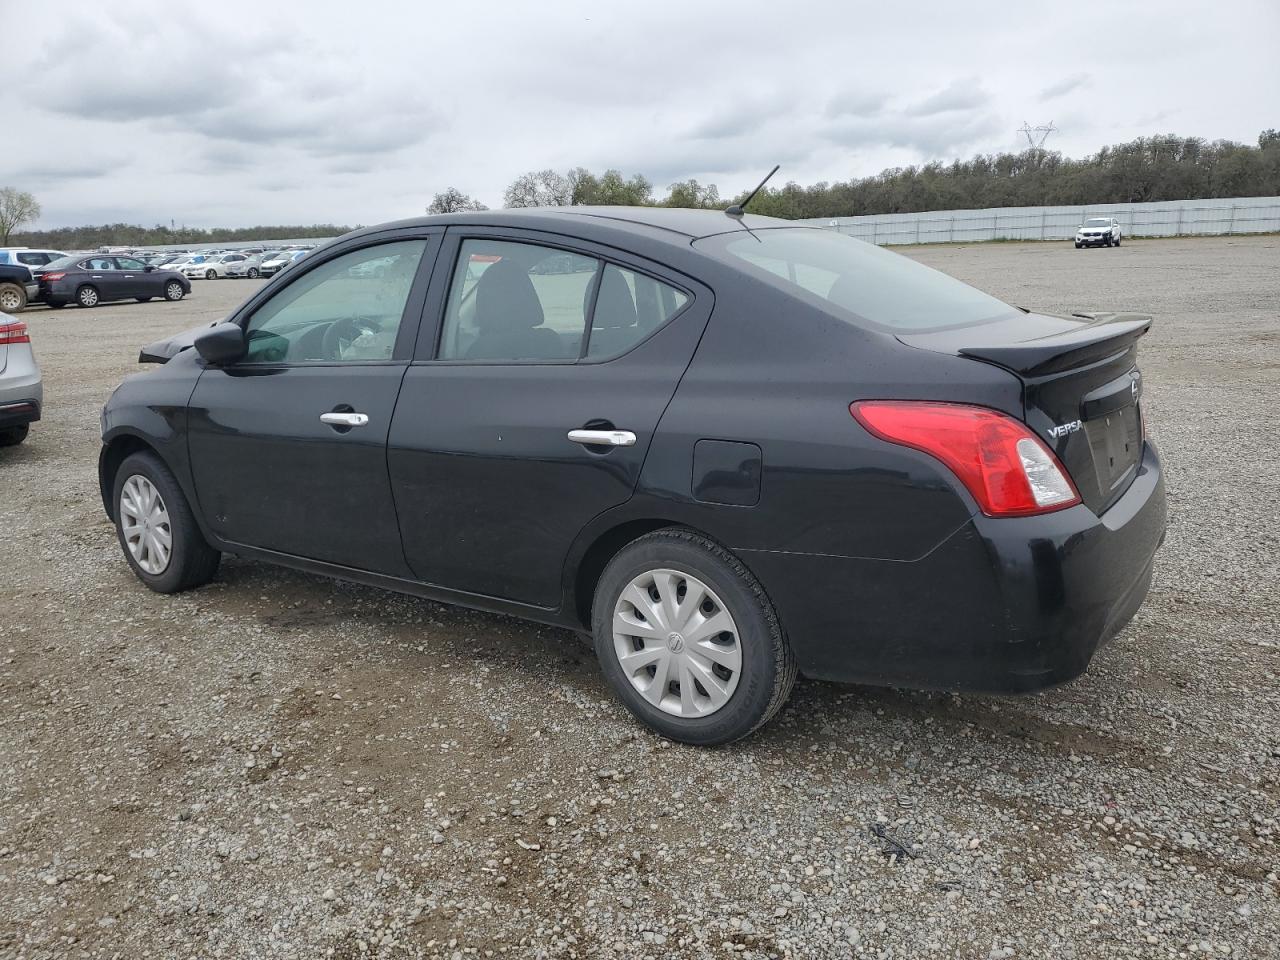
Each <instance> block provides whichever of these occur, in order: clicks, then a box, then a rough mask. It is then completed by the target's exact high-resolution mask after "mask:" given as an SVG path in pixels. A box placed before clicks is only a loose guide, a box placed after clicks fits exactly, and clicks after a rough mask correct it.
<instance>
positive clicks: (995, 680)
mask: <svg viewBox="0 0 1280 960" xmlns="http://www.w3.org/2000/svg"><path fill="white" fill-rule="evenodd" d="M1165 515H1166V506H1165V490H1164V479H1163V474H1162V472H1161V468H1160V461H1159V457H1158V455H1157V453H1156V451H1155V448H1154V447H1153V446H1151V445H1150V444H1149V443H1148V444H1145V445H1144V450H1143V459H1142V461H1141V462H1140V464H1139V466H1138V473H1137V475H1136V477H1135V479H1134V480H1133V482H1132V484H1131V485H1130V487H1129V489H1128V490H1127V491H1126V492H1125V493H1124V495H1123V496H1122V497H1121V498H1120V499H1119V500H1118V501H1117V502H1116V503H1115V504H1113V505H1112V506H1111V508H1110V509H1108V510H1107V511H1106V512H1105V513H1103V514H1102V516H1101V517H1099V516H1097V515H1095V514H1094V513H1093V512H1092V511H1091V510H1089V509H1088V508H1087V507H1085V506H1083V505H1080V506H1075V507H1071V508H1069V509H1067V510H1062V511H1058V512H1056V513H1051V514H1046V515H1044V516H1039V517H1023V518H1015V519H991V518H989V517H976V518H973V519H971V520H970V521H968V522H967V523H965V525H964V526H962V527H961V528H960V529H959V530H957V531H955V533H953V534H952V535H951V536H950V537H948V538H947V540H945V541H944V542H943V543H941V544H940V545H938V546H937V547H936V548H935V549H934V550H932V551H931V552H930V553H929V554H927V555H926V556H924V557H923V558H921V559H919V560H916V561H912V562H901V561H886V560H868V559H857V558H848V557H817V556H812V555H808V554H786V553H774V552H769V551H743V552H742V554H741V555H742V559H743V560H744V562H746V564H747V565H748V566H749V567H750V568H751V569H752V570H753V571H754V572H755V573H756V575H757V576H758V577H759V578H760V580H761V582H762V584H763V585H764V588H765V591H766V592H767V593H768V594H769V596H770V598H771V599H772V600H773V602H774V604H775V606H776V607H777V609H778V614H779V617H780V619H781V621H782V624H783V628H784V629H785V630H786V632H787V635H788V638H789V640H790V642H791V645H792V648H793V650H794V651H795V654H796V656H797V658H798V660H799V662H800V669H801V672H802V673H804V674H805V675H806V676H809V677H813V678H817V679H825V680H838V681H846V682H855V683H870V684H877V685H885V686H901V687H913V688H921V689H940V690H956V691H979V692H991V693H1018V692H1026V691H1031V690H1038V689H1042V688H1044V687H1048V686H1053V685H1054V684H1058V683H1062V682H1065V681H1067V680H1071V679H1072V678H1074V677H1077V676H1079V675H1080V674H1081V673H1083V672H1084V671H1085V669H1086V668H1087V667H1088V665H1089V661H1090V660H1091V659H1092V658H1093V655H1094V653H1095V652H1096V651H1097V650H1098V648H1099V647H1100V646H1101V645H1102V644H1103V643H1105V642H1106V641H1107V640H1109V639H1110V638H1111V637H1113V636H1115V634H1116V633H1118V632H1119V631H1120V630H1121V629H1122V628H1123V627H1124V626H1125V624H1127V623H1128V622H1129V620H1130V619H1131V618H1132V617H1133V615H1134V614H1135V613H1136V612H1137V610H1138V608H1139V607H1140V606H1141V605H1142V602H1143V600H1144V599H1145V598H1146V595H1147V590H1148V588H1149V587H1150V584H1151V573H1152V564H1153V559H1154V556H1155V552H1156V550H1157V549H1158V548H1159V546H1160V544H1161V543H1162V542H1163V540H1164V531H1165Z"/></svg>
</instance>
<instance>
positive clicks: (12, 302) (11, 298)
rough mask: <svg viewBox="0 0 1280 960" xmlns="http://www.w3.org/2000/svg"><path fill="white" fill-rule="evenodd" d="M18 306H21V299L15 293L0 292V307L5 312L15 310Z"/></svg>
mask: <svg viewBox="0 0 1280 960" xmlns="http://www.w3.org/2000/svg"><path fill="white" fill-rule="evenodd" d="M20 306H22V298H21V297H19V296H18V295H17V294H16V293H14V292H13V291H12V290H3V291H0V307H4V309H6V310H17V309H18V307H20Z"/></svg>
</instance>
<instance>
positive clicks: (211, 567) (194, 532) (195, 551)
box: [111, 452, 222, 593]
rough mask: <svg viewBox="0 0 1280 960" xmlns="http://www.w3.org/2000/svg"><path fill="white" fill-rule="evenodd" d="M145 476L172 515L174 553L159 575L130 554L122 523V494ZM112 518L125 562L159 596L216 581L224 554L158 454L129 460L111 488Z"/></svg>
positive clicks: (141, 454) (135, 454)
mask: <svg viewBox="0 0 1280 960" xmlns="http://www.w3.org/2000/svg"><path fill="white" fill-rule="evenodd" d="M135 475H141V476H143V477H145V478H146V479H147V480H149V481H151V483H152V485H154V486H155V488H156V490H157V491H158V492H159V494H160V498H161V500H162V501H163V502H164V506H165V509H166V510H167V511H168V513H169V534H170V537H171V539H172V549H171V552H170V555H169V563H168V566H166V567H165V568H164V570H162V571H161V572H159V573H157V574H152V573H148V572H147V571H145V570H143V569H142V568H141V567H140V566H139V565H138V562H137V561H136V560H135V559H134V557H133V554H132V553H130V552H129V547H128V544H127V543H126V542H125V534H124V526H123V523H122V521H121V510H120V494H121V492H122V491H123V490H124V485H125V482H126V481H128V479H129V478H130V477H133V476H135ZM111 495H112V497H113V499H112V501H111V507H112V514H113V515H114V516H115V523H116V539H117V540H118V541H119V542H120V550H121V552H122V553H123V554H124V558H125V560H126V561H127V562H128V564H129V566H130V567H132V568H133V572H134V574H136V575H137V577H138V579H139V580H141V581H142V582H143V583H145V584H146V585H147V586H148V587H150V588H151V589H152V590H154V591H155V592H156V593H177V592H179V591H180V590H189V589H191V588H192V587H199V586H202V585H204V584H206V583H208V582H209V581H210V580H212V579H213V577H214V574H216V573H217V572H218V563H219V562H220V561H221V560H222V554H221V553H219V552H218V551H217V550H215V549H214V548H213V547H211V546H209V544H208V543H207V542H206V541H205V539H204V535H203V534H202V533H201V532H200V527H199V526H198V525H197V524H196V519H195V516H194V515H193V514H192V512H191V506H190V505H189V504H188V503H187V498H186V497H185V496H184V495H183V493H182V488H181V487H180V486H178V481H177V480H175V479H174V476H173V474H172V473H171V472H170V471H169V468H168V467H167V466H165V464H164V461H163V460H161V459H160V458H159V457H158V456H156V455H155V454H154V453H149V452H139V453H133V454H130V455H129V456H127V457H125V459H124V462H123V463H121V464H120V468H119V469H118V470H117V471H116V476H115V480H114V481H113V482H112V484H111Z"/></svg>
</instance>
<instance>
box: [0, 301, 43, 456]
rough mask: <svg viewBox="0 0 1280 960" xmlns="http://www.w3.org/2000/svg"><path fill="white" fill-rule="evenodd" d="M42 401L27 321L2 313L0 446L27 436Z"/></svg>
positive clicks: (5, 445) (38, 375) (0, 340)
mask: <svg viewBox="0 0 1280 960" xmlns="http://www.w3.org/2000/svg"><path fill="white" fill-rule="evenodd" d="M43 404H44V388H43V387H42V386H41V384H40V367H39V366H38V365H37V364H36V357H35V354H34V353H32V352H31V336H30V334H29V333H28V332H27V325H26V324H25V323H23V322H22V321H21V320H19V319H18V318H17V317H11V316H9V314H7V313H0V447H12V446H14V445H15V444H19V443H21V442H22V441H23V440H25V439H27V431H28V430H29V429H30V425H31V424H32V423H33V422H34V421H36V420H39V419H40V408H41V406H43Z"/></svg>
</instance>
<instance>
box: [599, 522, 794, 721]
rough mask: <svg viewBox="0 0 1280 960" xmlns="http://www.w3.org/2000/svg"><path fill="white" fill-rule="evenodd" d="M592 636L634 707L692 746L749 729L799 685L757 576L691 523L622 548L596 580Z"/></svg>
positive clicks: (608, 674) (614, 682)
mask: <svg viewBox="0 0 1280 960" xmlns="http://www.w3.org/2000/svg"><path fill="white" fill-rule="evenodd" d="M592 633H593V634H594V638H595V648H596V655H597V657H598V658H599V660H600V667H601V670H602V671H603V673H604V676H605V679H606V680H608V681H609V684H610V686H612V687H613V689H614V692H616V693H617V694H618V696H619V697H620V698H621V699H622V701H623V703H624V704H626V706H627V708H628V709H629V710H630V711H631V712H632V713H633V714H634V715H635V716H636V717H637V718H638V719H640V720H641V721H643V722H644V723H645V724H646V725H648V726H649V727H651V728H652V729H654V730H655V731H657V732H658V733H660V734H661V735H663V736H664V737H669V738H671V739H672V740H679V741H682V742H684V743H691V744H696V745H699V746H714V745H717V744H722V743H729V742H730V741H732V740H737V739H739V738H741V737H745V736H747V735H748V734H749V733H751V732H752V731H754V730H756V729H757V728H759V727H760V726H762V725H764V724H765V723H767V722H768V721H769V719H770V718H772V717H773V715H774V714H775V713H777V712H778V710H779V709H780V708H781V707H782V705H783V703H785V702H786V699H787V697H788V695H789V694H790V693H791V687H792V684H793V683H794V682H795V676H796V662H795V658H794V656H793V655H792V653H791V648H790V647H789V646H788V644H787V641H786V639H785V637H783V635H782V628H781V626H780V625H779V623H778V618H777V615H776V613H775V612H774V609H773V605H772V604H771V603H770V602H769V598H768V597H767V596H765V593H764V590H763V588H762V587H761V586H760V584H759V582H758V581H757V580H756V579H755V577H753V576H752V575H751V573H750V572H749V571H748V570H747V569H746V567H744V566H743V565H742V563H741V562H740V561H739V560H738V559H737V558H736V557H735V556H734V555H733V554H731V553H729V552H728V551H727V550H725V549H724V548H723V547H721V546H720V545H719V544H717V543H715V542H713V541H711V540H708V539H707V538H706V537H703V536H701V535H700V534H697V533H694V532H693V531H691V530H682V529H678V528H677V529H669V530H659V531H656V532H655V533H651V534H648V535H646V536H644V537H641V538H640V539H638V540H635V541H633V542H632V543H630V544H628V545H627V546H625V547H623V548H622V550H620V551H619V552H618V554H617V555H616V556H615V557H614V558H613V560H612V561H610V563H609V565H608V567H606V568H605V571H604V573H603V574H602V575H601V577H600V582H599V583H598V584H597V586H596V592H595V600H594V604H593V607H592Z"/></svg>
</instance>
